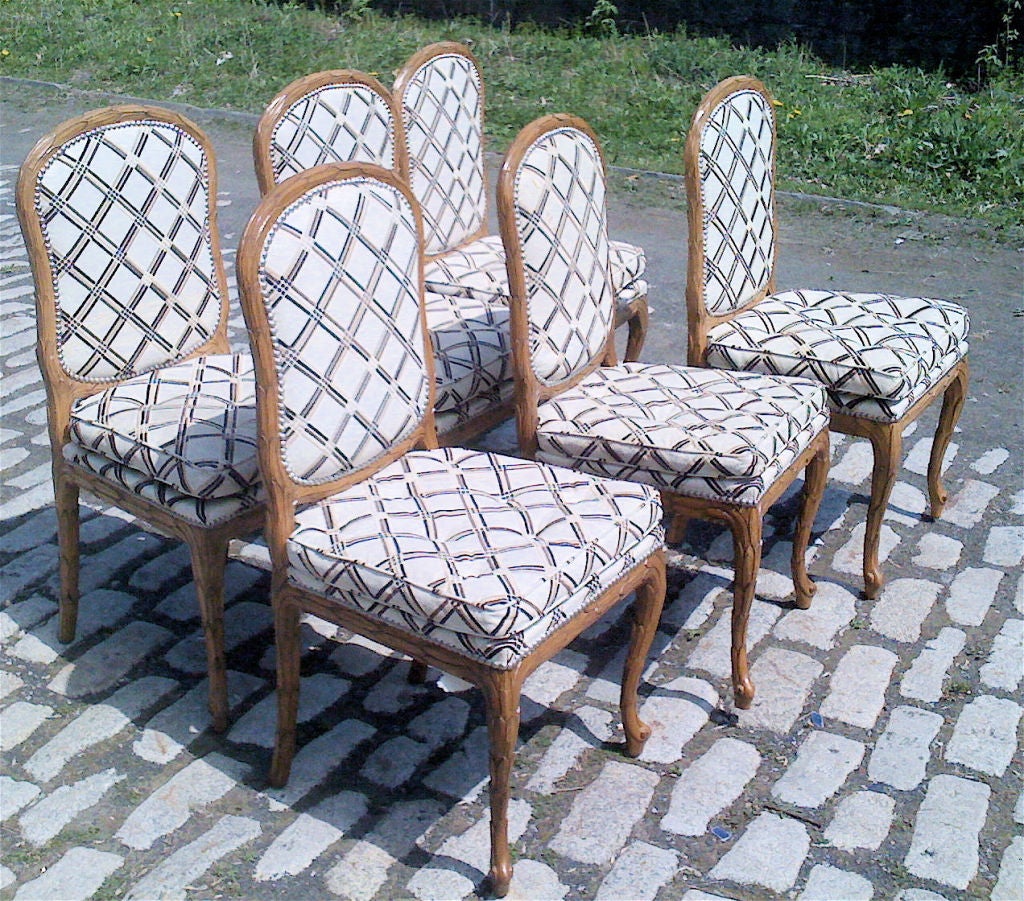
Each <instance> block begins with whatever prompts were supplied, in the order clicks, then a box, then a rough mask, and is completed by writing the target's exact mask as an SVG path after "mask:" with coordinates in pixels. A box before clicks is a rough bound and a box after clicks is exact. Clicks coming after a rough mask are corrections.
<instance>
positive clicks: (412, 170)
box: [394, 42, 487, 256]
mask: <svg viewBox="0 0 1024 901" xmlns="http://www.w3.org/2000/svg"><path fill="white" fill-rule="evenodd" d="M394 95H395V99H396V101H397V102H398V105H399V107H400V108H401V111H402V121H403V124H404V131H405V140H406V147H407V150H408V157H409V178H410V182H411V184H412V189H413V193H414V194H415V195H416V199H417V200H418V201H419V203H420V205H421V206H422V208H423V227H424V250H425V252H426V254H427V255H428V256H433V255H436V254H440V253H444V252H445V251H448V250H452V249H453V248H455V247H458V246H460V245H462V244H465V243H468V242H469V241H472V240H475V239H476V238H480V237H482V236H483V235H484V234H485V233H486V228H487V221H486V220H487V201H486V193H485V192H486V183H485V178H484V155H483V127H484V121H483V119H484V115H483V109H484V86H483V79H482V78H481V76H480V69H479V66H478V65H477V62H476V59H475V58H474V57H473V54H472V53H470V52H469V50H468V49H467V48H466V47H464V46H463V45H461V44H457V43H453V42H442V43H438V44H431V45H430V46H428V47H424V48H423V49H422V50H420V51H419V52H418V53H416V54H414V55H413V56H412V57H411V58H410V59H409V61H408V62H407V63H406V64H405V66H404V67H403V68H402V70H401V71H400V72H399V74H398V77H397V78H396V79H395V85H394Z"/></svg>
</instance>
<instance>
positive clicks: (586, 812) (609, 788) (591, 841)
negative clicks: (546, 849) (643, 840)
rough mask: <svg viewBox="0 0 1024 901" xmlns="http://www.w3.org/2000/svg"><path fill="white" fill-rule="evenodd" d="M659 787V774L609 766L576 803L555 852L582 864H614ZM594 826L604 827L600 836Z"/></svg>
mask: <svg viewBox="0 0 1024 901" xmlns="http://www.w3.org/2000/svg"><path fill="white" fill-rule="evenodd" d="M657 784H658V776H657V774H655V773H652V772H650V771H649V770H645V769H642V768H641V767H639V766H634V765H632V764H628V763H618V762H615V761H612V762H609V763H606V764H605V765H604V768H603V769H602V770H601V774H600V775H599V776H598V777H597V778H596V779H595V780H594V781H593V782H592V783H591V784H590V786H588V787H587V788H586V789H584V791H582V792H581V793H580V794H579V795H578V796H577V798H576V800H575V801H574V802H573V805H572V809H571V810H570V811H569V813H568V815H567V816H566V817H565V819H564V820H563V821H562V825H561V828H560V829H559V830H558V833H557V834H556V835H555V837H554V838H553V839H552V840H551V848H552V850H554V851H556V852H557V853H558V854H563V855H565V856H566V857H568V858H571V859H572V860H577V861H579V862H580V863H593V864H607V863H610V862H611V861H612V860H613V859H614V858H615V855H616V854H618V852H619V850H620V849H621V848H622V846H623V844H624V843H625V841H626V838H627V837H628V836H629V833H630V831H631V830H632V828H633V826H634V825H636V823H637V821H638V820H639V819H640V818H641V817H642V816H643V815H644V812H645V811H646V810H647V805H648V804H649V803H650V801H651V796H652V795H653V794H654V788H655V786H656V785H657ZM590 823H601V831H600V833H598V834H595V833H594V832H593V830H591V829H588V828H587V826H588V824H590Z"/></svg>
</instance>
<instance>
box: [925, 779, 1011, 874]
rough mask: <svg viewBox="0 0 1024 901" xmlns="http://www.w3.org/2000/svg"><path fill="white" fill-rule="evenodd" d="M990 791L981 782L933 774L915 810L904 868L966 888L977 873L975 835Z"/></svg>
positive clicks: (986, 808)
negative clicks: (919, 804)
mask: <svg viewBox="0 0 1024 901" xmlns="http://www.w3.org/2000/svg"><path fill="white" fill-rule="evenodd" d="M990 794H991V789H989V787H988V786H987V785H984V784H983V783H981V782H973V781H971V780H969V779H961V778H960V777H959V776H947V775H939V776H935V777H934V778H933V779H932V780H931V782H929V783H928V794H927V795H925V799H924V801H922V802H921V808H920V809H919V810H918V812H917V820H916V823H915V826H914V837H913V839H912V840H911V843H910V851H909V852H908V853H907V857H906V861H905V863H906V867H907V869H908V870H909V871H910V872H911V873H913V874H914V875H915V876H921V877H924V878H926V879H934V880H935V881H936V882H941V883H942V884H943V885H948V886H952V887H953V888H958V889H960V890H963V889H966V888H967V886H968V885H969V884H970V882H971V880H972V879H973V878H974V875H975V873H977V872H978V836H979V833H980V832H981V828H982V826H983V825H984V824H985V815H986V813H987V812H988V800H989V795H990Z"/></svg>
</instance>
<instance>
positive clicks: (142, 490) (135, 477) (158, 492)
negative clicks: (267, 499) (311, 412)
mask: <svg viewBox="0 0 1024 901" xmlns="http://www.w3.org/2000/svg"><path fill="white" fill-rule="evenodd" d="M63 453H64V459H66V460H67V461H68V462H70V463H73V464H75V465H76V466H78V467H79V468H81V469H84V470H86V471H87V472H91V473H93V474H94V475H97V476H99V477H100V478H102V479H105V480H106V481H108V482H111V483H113V484H114V485H117V486H119V487H121V488H124V489H126V490H128V491H130V492H132V493H133V494H137V495H138V496H139V497H141V498H143V499H145V500H148V501H152V502H153V503H154V504H159V505H160V506H161V507H163V508H164V509H166V510H167V511H168V512H169V513H171V514H173V515H174V516H177V517H178V518H179V519H183V520H185V521H186V522H188V523H191V524H192V525H196V526H205V527H208V528H209V527H212V526H216V525H219V524H220V523H223V522H226V521H227V520H229V519H231V518H232V517H234V516H237V515H238V514H240V513H243V512H245V511H246V510H250V509H252V508H253V507H255V506H256V505H257V504H261V503H263V500H264V497H263V487H262V485H260V484H256V485H253V486H252V487H250V488H249V489H248V490H246V491H243V492H241V493H239V494H235V495H231V496H230V497H192V495H190V494H182V493H181V492H180V491H177V490H176V489H174V488H172V487H171V486H170V485H167V484H165V483H164V482H161V481H159V480H157V479H155V478H153V476H152V475H149V474H148V473H143V472H139V471H138V470H136V469H132V468H131V467H128V466H125V465H124V464H123V463H118V462H116V461H114V460H110V459H108V458H106V457H101V456H99V455H98V454H93V453H90V452H89V451H88V450H87V449H86V448H83V447H79V446H78V445H77V444H65V445H64V448H63Z"/></svg>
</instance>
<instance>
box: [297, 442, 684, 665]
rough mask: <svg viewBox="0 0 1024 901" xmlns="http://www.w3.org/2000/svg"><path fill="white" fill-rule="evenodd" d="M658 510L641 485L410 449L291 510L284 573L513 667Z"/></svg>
mask: <svg viewBox="0 0 1024 901" xmlns="http://www.w3.org/2000/svg"><path fill="white" fill-rule="evenodd" d="M661 515H662V514H661V504H660V502H659V501H658V496H657V492H655V491H653V490H652V489H650V488H647V487H646V486H643V485H627V484H622V483H619V482H612V481H608V480H603V479H598V478H595V477H593V476H588V475H581V474H579V473H574V472H570V471H568V470H564V469H558V468H553V467H549V466H545V465H543V464H540V463H535V462H531V461H527V460H519V459H514V458H511V457H502V456H497V455H493V454H486V453H482V452H478V451H469V450H462V449H459V448H443V449H441V450H434V451H417V452H414V453H410V454H407V455H406V456H405V457H403V458H402V459H400V460H398V461H396V462H394V463H392V464H390V465H388V466H387V467H385V468H384V469H382V470H380V471H378V472H377V473H375V474H374V476H373V477H372V478H370V479H368V480H366V481H364V482H361V483H359V484H357V485H355V486H353V487H352V488H349V489H346V490H345V491H342V492H341V493H339V494H336V495H334V496H333V497H330V498H328V499H326V500H324V501H322V502H321V503H318V504H315V505H313V506H311V507H308V508H306V509H304V510H300V511H299V512H298V514H297V517H296V529H295V531H294V532H293V534H292V536H291V539H290V541H289V546H288V554H289V578H290V579H293V580H294V581H295V582H296V583H297V584H299V585H302V586H304V587H306V588H308V589H310V590H312V591H315V592H317V593H321V594H325V595H326V596H327V597H330V598H333V599H334V600H337V601H338V602H340V603H343V604H346V605H349V606H352V607H355V608H357V609H360V610H363V611H364V612H366V613H369V614H370V615H372V616H376V617H379V618H381V619H383V620H386V621H388V622H391V623H394V624H395V625H397V626H399V627H402V628H404V629H407V630H409V631H411V632H414V633H417V634H420V635H423V636H424V637H426V638H428V639H430V640H432V641H435V642H437V643H438V644H441V645H445V646H448V647H452V648H455V649H456V650H459V651H462V652H464V653H466V654H468V655H470V656H473V657H475V658H478V659H480V660H481V661H483V662H484V663H487V664H489V665H490V666H493V667H496V668H509V667H512V666H514V665H515V664H516V663H517V662H518V661H519V660H521V659H522V658H523V657H524V656H525V655H526V654H527V653H529V651H530V650H531V649H532V648H534V647H536V646H537V644H539V643H540V642H541V641H542V640H543V639H544V637H545V636H547V635H548V634H549V633H550V632H552V631H553V630H554V629H556V628H558V627H559V626H560V625H562V624H563V623H565V622H566V621H568V620H569V619H571V618H572V617H573V616H574V615H575V614H577V613H578V612H579V611H580V610H582V609H583V608H584V607H585V606H586V605H587V604H589V603H590V602H591V601H592V600H594V599H595V598H597V597H598V596H599V595H600V594H601V593H602V592H603V591H604V590H605V589H607V588H609V587H610V586H611V585H613V584H614V583H615V582H616V581H617V580H618V579H619V578H620V577H622V576H624V575H625V574H626V573H628V572H629V571H630V570H631V569H632V568H633V567H634V566H636V565H637V564H638V563H640V562H642V561H643V560H645V559H646V558H647V557H648V556H650V555H651V554H652V553H654V552H655V551H656V550H658V548H660V547H661V545H662V542H663V540H664V535H663V532H662V527H661Z"/></svg>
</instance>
